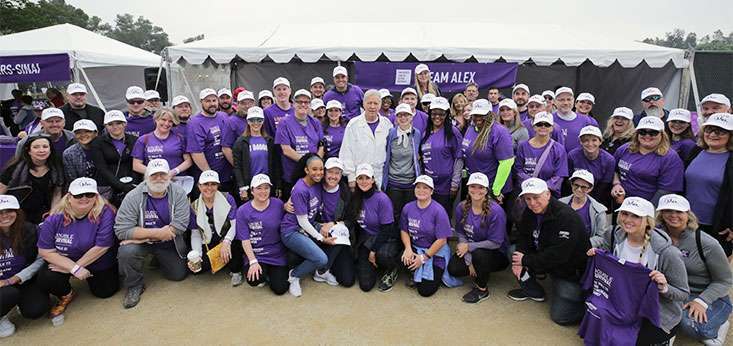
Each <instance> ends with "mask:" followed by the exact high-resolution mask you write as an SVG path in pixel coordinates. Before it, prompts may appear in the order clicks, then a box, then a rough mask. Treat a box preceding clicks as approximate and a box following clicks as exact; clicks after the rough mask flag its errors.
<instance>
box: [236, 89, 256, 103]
mask: <svg viewBox="0 0 733 346" xmlns="http://www.w3.org/2000/svg"><path fill="white" fill-rule="evenodd" d="M244 100H252V101H254V100H255V95H254V94H253V93H252V92H251V91H249V90H245V91H242V92H240V93H239V94H237V102H239V101H244Z"/></svg>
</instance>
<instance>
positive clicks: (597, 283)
mask: <svg viewBox="0 0 733 346" xmlns="http://www.w3.org/2000/svg"><path fill="white" fill-rule="evenodd" d="M649 272H650V270H649V269H647V268H645V267H644V266H641V265H639V264H637V263H631V262H625V263H623V264H622V263H621V262H619V261H618V259H617V258H615V257H613V256H612V255H609V254H607V253H606V252H604V251H597V252H596V255H595V256H593V257H591V260H590V261H589V262H588V266H587V268H586V270H585V274H584V275H583V279H582V280H581V282H582V288H583V289H585V290H587V291H591V294H590V295H589V296H588V298H587V299H586V301H585V305H586V311H585V316H584V317H583V322H581V323H580V330H579V331H578V335H580V337H581V338H583V339H584V342H585V344H586V345H604V344H606V343H608V342H609V340H614V341H617V342H619V343H618V344H619V345H635V344H636V338H637V336H638V335H639V329H640V328H641V322H642V319H644V318H646V319H647V320H649V321H650V322H651V323H652V324H653V325H656V326H659V325H660V323H659V293H658V290H657V285H656V284H655V283H654V282H653V281H652V280H651V279H649ZM614 344H616V343H614Z"/></svg>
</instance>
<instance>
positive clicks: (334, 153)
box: [323, 126, 346, 157]
mask: <svg viewBox="0 0 733 346" xmlns="http://www.w3.org/2000/svg"><path fill="white" fill-rule="evenodd" d="M345 131H346V126H339V127H331V126H329V127H328V133H326V129H324V131H323V139H324V143H325V144H326V148H325V150H326V157H339V152H341V143H343V141H344V132H345Z"/></svg>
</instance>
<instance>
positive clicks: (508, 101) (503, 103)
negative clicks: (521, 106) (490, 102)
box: [499, 99, 517, 110]
mask: <svg viewBox="0 0 733 346" xmlns="http://www.w3.org/2000/svg"><path fill="white" fill-rule="evenodd" d="M501 107H509V108H511V109H515V110H516V109H517V103H516V102H514V100H512V99H503V100H501V101H499V109H501Z"/></svg>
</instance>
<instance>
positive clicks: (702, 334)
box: [680, 294, 733, 341]
mask: <svg viewBox="0 0 733 346" xmlns="http://www.w3.org/2000/svg"><path fill="white" fill-rule="evenodd" d="M695 298H697V295H692V294H691V295H690V297H689V298H688V300H687V302H690V301H691V300H693V299H695ZM731 310H733V307H732V306H731V302H730V298H729V297H728V296H725V297H723V298H720V299H718V300H716V301H714V302H713V303H712V304H709V305H708V309H707V310H706V311H705V313H706V314H707V316H708V322H707V323H697V322H695V320H694V319H693V318H692V317H690V315H689V314H688V312H689V311H688V310H683V311H682V321H680V329H682V332H683V333H685V334H686V335H688V336H689V337H691V338H693V339H696V340H699V341H702V340H707V339H714V338H716V337H718V329H719V328H720V325H722V324H723V323H725V321H727V320H728V316H730V313H731Z"/></svg>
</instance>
